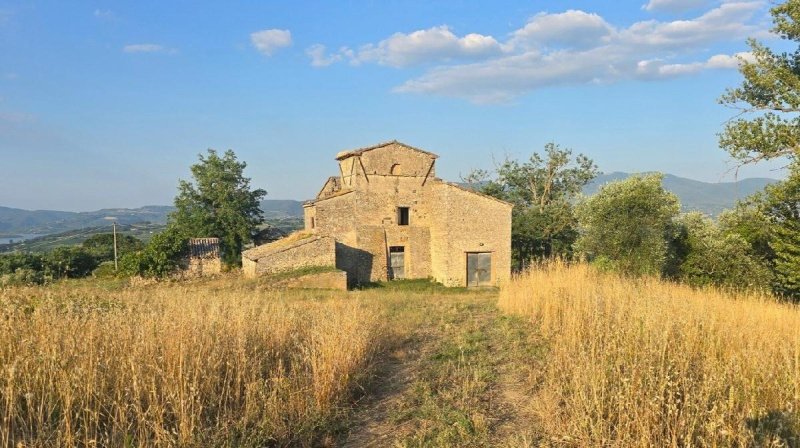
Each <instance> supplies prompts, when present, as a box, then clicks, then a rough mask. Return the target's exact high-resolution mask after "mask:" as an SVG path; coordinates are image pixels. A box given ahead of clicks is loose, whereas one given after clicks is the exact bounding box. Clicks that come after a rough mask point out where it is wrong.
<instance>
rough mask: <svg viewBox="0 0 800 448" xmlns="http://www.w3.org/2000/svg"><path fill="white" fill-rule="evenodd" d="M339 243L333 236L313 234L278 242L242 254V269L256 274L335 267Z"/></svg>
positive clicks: (246, 273) (248, 273)
mask: <svg viewBox="0 0 800 448" xmlns="http://www.w3.org/2000/svg"><path fill="white" fill-rule="evenodd" d="M335 265H336V242H335V241H334V239H333V238H331V237H329V236H311V237H308V238H304V239H299V240H296V241H291V242H282V241H281V240H278V241H276V242H275V243H271V244H268V245H265V246H261V247H259V248H256V249H252V252H251V251H246V252H245V253H244V254H243V256H242V271H243V272H244V274H245V275H246V276H247V277H256V276H261V275H268V274H277V273H280V272H286V271H292V270H296V269H300V268H304V267H313V266H335Z"/></svg>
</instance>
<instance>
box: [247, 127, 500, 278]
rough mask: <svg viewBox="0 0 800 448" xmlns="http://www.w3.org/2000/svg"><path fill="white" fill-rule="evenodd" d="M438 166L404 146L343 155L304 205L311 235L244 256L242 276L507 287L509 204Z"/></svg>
mask: <svg viewBox="0 0 800 448" xmlns="http://www.w3.org/2000/svg"><path fill="white" fill-rule="evenodd" d="M437 159H438V156H437V155H436V154H433V153H430V152H428V151H423V150H421V149H418V148H414V147H412V146H409V145H406V144H404V143H400V142H397V141H391V142H388V143H382V144H379V145H375V146H370V147H367V148H361V149H356V150H351V151H343V152H340V153H339V154H337V155H336V160H337V161H338V163H339V175H338V176H333V177H330V178H328V180H327V181H326V182H325V184H324V185H323V186H322V189H321V190H320V191H319V193H318V194H317V197H316V198H315V199H313V200H311V201H308V202H306V203H305V204H304V215H305V230H304V231H302V232H299V233H297V234H294V235H292V236H290V237H287V238H284V239H282V240H278V241H276V242H274V243H270V244H265V245H262V246H258V247H255V248H253V249H250V250H247V251H245V252H244V253H243V254H242V266H243V270H244V272H245V274H246V275H248V276H251V277H255V276H258V275H263V274H269V273H276V272H281V271H286V270H292V269H297V268H300V267H311V266H335V267H336V268H337V269H339V270H341V271H344V272H346V275H347V282H348V284H349V285H351V286H352V285H356V284H362V283H366V282H374V281H383V280H392V279H403V278H408V279H415V278H432V279H433V280H435V281H438V282H441V283H442V284H444V285H446V286H494V285H498V284H500V283H502V282H504V281H506V280H508V279H509V277H510V275H511V274H510V273H511V208H512V205H511V204H509V203H507V202H504V201H501V200H498V199H496V198H493V197H490V196H486V195H483V194H480V193H476V192H474V191H471V190H469V189H465V188H463V187H461V186H459V185H457V184H453V183H448V182H445V181H443V180H441V179H439V178H437V177H436V161H437Z"/></svg>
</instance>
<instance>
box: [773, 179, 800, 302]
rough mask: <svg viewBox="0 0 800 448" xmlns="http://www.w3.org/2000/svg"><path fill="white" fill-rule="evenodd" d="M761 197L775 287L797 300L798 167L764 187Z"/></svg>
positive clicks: (799, 246) (799, 280)
mask: <svg viewBox="0 0 800 448" xmlns="http://www.w3.org/2000/svg"><path fill="white" fill-rule="evenodd" d="M764 200H765V207H764V213H765V214H766V216H767V217H768V219H769V220H770V223H771V228H772V239H771V240H770V242H769V246H770V248H771V249H772V251H773V252H774V254H775V255H774V270H775V290H776V292H778V293H779V294H782V295H785V296H787V297H792V298H794V299H800V170H794V171H792V173H791V174H790V176H789V178H788V179H787V180H785V181H783V182H779V183H777V184H774V185H770V186H768V187H767V189H766V194H765V197H764Z"/></svg>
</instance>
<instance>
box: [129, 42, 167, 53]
mask: <svg viewBox="0 0 800 448" xmlns="http://www.w3.org/2000/svg"><path fill="white" fill-rule="evenodd" d="M122 51H124V52H125V53H165V54H175V53H177V50H176V49H174V48H168V47H165V46H163V45H159V44H130V45H125V46H124V47H122Z"/></svg>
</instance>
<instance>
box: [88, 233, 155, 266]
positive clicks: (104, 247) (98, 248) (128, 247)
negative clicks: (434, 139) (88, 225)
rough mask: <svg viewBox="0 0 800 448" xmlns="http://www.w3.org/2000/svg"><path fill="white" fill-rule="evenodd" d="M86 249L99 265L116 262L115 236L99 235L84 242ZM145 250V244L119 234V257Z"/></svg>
mask: <svg viewBox="0 0 800 448" xmlns="http://www.w3.org/2000/svg"><path fill="white" fill-rule="evenodd" d="M82 247H83V248H84V249H86V251H88V252H89V253H90V254H91V255H92V256H93V257H94V258H95V259H96V260H97V262H98V263H102V262H104V261H113V260H114V234H113V233H98V234H96V235H92V236H91V237H89V238H88V239H87V240H86V241H84V242H83V244H82ZM142 249H144V243H143V242H142V241H141V240H139V239H137V238H135V237H132V236H130V235H121V234H117V256H118V257H121V256H123V255H125V254H129V253H134V252H137V251H140V250H142Z"/></svg>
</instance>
